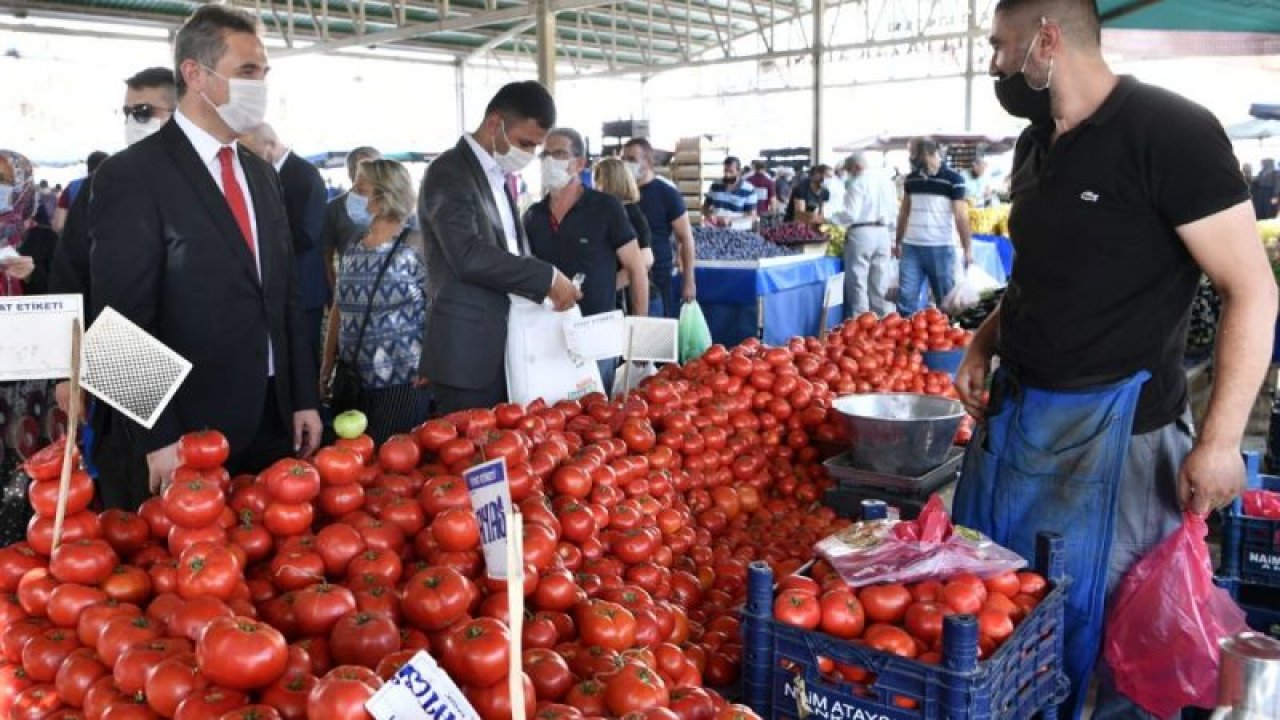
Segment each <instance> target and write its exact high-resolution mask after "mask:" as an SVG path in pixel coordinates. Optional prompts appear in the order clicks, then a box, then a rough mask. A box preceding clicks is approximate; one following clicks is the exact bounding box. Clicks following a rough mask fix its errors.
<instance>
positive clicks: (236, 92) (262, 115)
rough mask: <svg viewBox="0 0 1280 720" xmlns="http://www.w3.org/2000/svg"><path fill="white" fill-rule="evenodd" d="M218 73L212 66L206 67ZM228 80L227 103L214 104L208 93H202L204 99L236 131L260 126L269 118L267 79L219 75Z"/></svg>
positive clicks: (211, 71) (239, 131) (247, 130)
mask: <svg viewBox="0 0 1280 720" xmlns="http://www.w3.org/2000/svg"><path fill="white" fill-rule="evenodd" d="M205 70H208V71H209V72H210V73H213V74H214V75H218V73H216V72H214V71H213V70H212V69H211V68H207V67H206V68H205ZM218 77H220V78H222V79H223V80H225V81H226V82H227V89H228V96H227V98H228V99H227V103H226V104H225V105H214V104H213V101H212V100H210V99H209V96H208V95H205V94H204V93H200V97H203V98H204V101H205V102H207V103H209V104H210V105H213V109H214V110H216V111H217V112H218V116H219V117H221V118H222V121H223V122H225V123H226V124H227V127H229V128H231V130H232V132H235V133H247V132H249V131H250V130H253V129H254V128H256V127H258V126H259V125H261V124H262V122H263V121H264V120H266V118H267V83H266V81H265V80H249V79H247V78H228V77H222V76H221V75H218Z"/></svg>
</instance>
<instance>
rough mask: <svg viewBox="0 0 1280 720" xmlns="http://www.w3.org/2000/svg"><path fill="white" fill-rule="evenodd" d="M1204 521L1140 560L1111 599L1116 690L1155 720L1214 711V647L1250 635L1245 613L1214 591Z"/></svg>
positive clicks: (1187, 516) (1188, 519)
mask: <svg viewBox="0 0 1280 720" xmlns="http://www.w3.org/2000/svg"><path fill="white" fill-rule="evenodd" d="M1208 532H1209V528H1208V526H1207V525H1206V524H1205V521H1204V518H1202V517H1200V516H1199V515H1196V514H1195V513H1190V512H1189V513H1184V514H1183V517H1182V527H1180V528H1178V529H1177V530H1175V531H1174V532H1173V534H1172V535H1170V536H1169V537H1167V538H1165V539H1164V541H1163V542H1161V543H1160V544H1159V545H1157V546H1156V547H1155V549H1154V550H1152V551H1151V552H1149V553H1147V554H1146V555H1145V556H1144V557H1143V558H1142V559H1141V560H1139V561H1138V562H1137V563H1136V564H1135V565H1134V566H1133V567H1132V568H1130V570H1129V572H1128V573H1127V574H1126V575H1125V577H1124V580H1122V581H1121V582H1120V587H1119V588H1118V589H1117V590H1116V593H1115V602H1114V604H1113V605H1112V608H1111V616H1110V617H1109V618H1108V619H1107V634H1106V640H1105V643H1104V652H1105V654H1106V659H1107V664H1108V665H1109V666H1110V667H1111V670H1112V672H1113V673H1114V674H1115V680H1116V687H1117V688H1118V689H1119V690H1120V691H1121V692H1122V693H1124V694H1125V695H1126V696H1128V697H1129V698H1130V699H1132V700H1133V701H1134V702H1136V703H1137V704H1139V705H1141V706H1142V708H1143V709H1144V710H1146V711H1147V712H1149V713H1152V714H1154V715H1156V716H1158V717H1169V716H1171V715H1176V714H1177V713H1178V712H1179V711H1180V710H1181V709H1182V708H1184V707H1187V706H1190V705H1194V706H1196V707H1203V708H1212V707H1214V706H1215V705H1217V691H1218V641H1219V640H1220V639H1222V638H1224V637H1229V636H1231V635H1235V634H1236V633H1239V632H1243V631H1245V630H1248V627H1247V626H1246V624H1245V616H1244V612H1243V611H1242V610H1241V609H1240V608H1239V607H1237V606H1236V604H1235V602H1234V601H1233V600H1232V599H1231V596H1230V595H1228V594H1227V592H1226V591H1225V590H1223V589H1221V588H1219V587H1217V586H1215V585H1214V584H1213V569H1212V567H1211V565H1210V562H1209V547H1208V546H1207V545H1206V544H1205V541H1204V537H1205V535H1206V534H1208Z"/></svg>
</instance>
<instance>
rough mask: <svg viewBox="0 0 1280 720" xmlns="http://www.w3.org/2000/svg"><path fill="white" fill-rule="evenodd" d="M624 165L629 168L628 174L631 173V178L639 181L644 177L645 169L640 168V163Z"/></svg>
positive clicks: (625, 163) (626, 163)
mask: <svg viewBox="0 0 1280 720" xmlns="http://www.w3.org/2000/svg"><path fill="white" fill-rule="evenodd" d="M622 164H623V165H626V166H627V172H629V173H631V177H633V178H635V179H636V180H639V179H640V178H641V177H642V176H643V175H644V168H642V167H641V166H640V163H638V162H624V163H622Z"/></svg>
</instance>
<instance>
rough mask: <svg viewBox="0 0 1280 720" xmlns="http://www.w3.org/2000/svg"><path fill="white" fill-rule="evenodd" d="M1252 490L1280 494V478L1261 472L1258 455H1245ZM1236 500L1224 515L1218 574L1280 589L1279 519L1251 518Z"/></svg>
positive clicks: (1249, 484) (1249, 485)
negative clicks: (1270, 491) (1271, 491)
mask: <svg viewBox="0 0 1280 720" xmlns="http://www.w3.org/2000/svg"><path fill="white" fill-rule="evenodd" d="M1245 467H1246V472H1247V475H1248V487H1249V489H1253V490H1256V489H1262V490H1273V491H1277V492H1280V476H1275V475H1263V474H1261V473H1260V472H1259V471H1258V468H1259V458H1258V455H1257V453H1248V454H1246V455H1245ZM1242 508H1243V503H1242V502H1241V501H1240V500H1239V499H1237V500H1236V501H1235V502H1233V503H1231V506H1230V507H1228V508H1227V509H1226V511H1224V512H1223V514H1222V563H1221V566H1220V567H1219V569H1218V574H1219V575H1221V576H1223V577H1226V578H1233V579H1238V580H1242V581H1244V582H1246V583H1252V584H1255V585H1265V586H1267V587H1273V588H1280V520H1268V519H1266V518H1255V517H1249V516H1247V515H1245V514H1244V512H1243V510H1242Z"/></svg>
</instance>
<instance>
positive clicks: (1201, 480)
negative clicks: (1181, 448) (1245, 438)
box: [1178, 443, 1245, 515]
mask: <svg viewBox="0 0 1280 720" xmlns="http://www.w3.org/2000/svg"><path fill="white" fill-rule="evenodd" d="M1244 482H1245V477H1244V462H1243V461H1241V459H1240V448H1239V447H1238V446H1236V445H1223V446H1216V445H1208V444H1200V443H1197V444H1196V446H1195V447H1194V448H1192V449H1191V453H1190V454H1189V455H1187V459H1186V460H1184V461H1183V462H1182V469H1181V470H1180V471H1179V472H1178V502H1179V503H1180V504H1181V505H1182V509H1183V510H1190V511H1191V512H1193V513H1196V514H1197V515H1208V514H1209V513H1210V512H1212V511H1213V510H1216V509H1218V508H1220V507H1224V506H1226V505H1228V504H1230V503H1231V501H1232V500H1234V499H1236V496H1238V495H1239V494H1240V492H1241V491H1242V490H1244Z"/></svg>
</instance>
